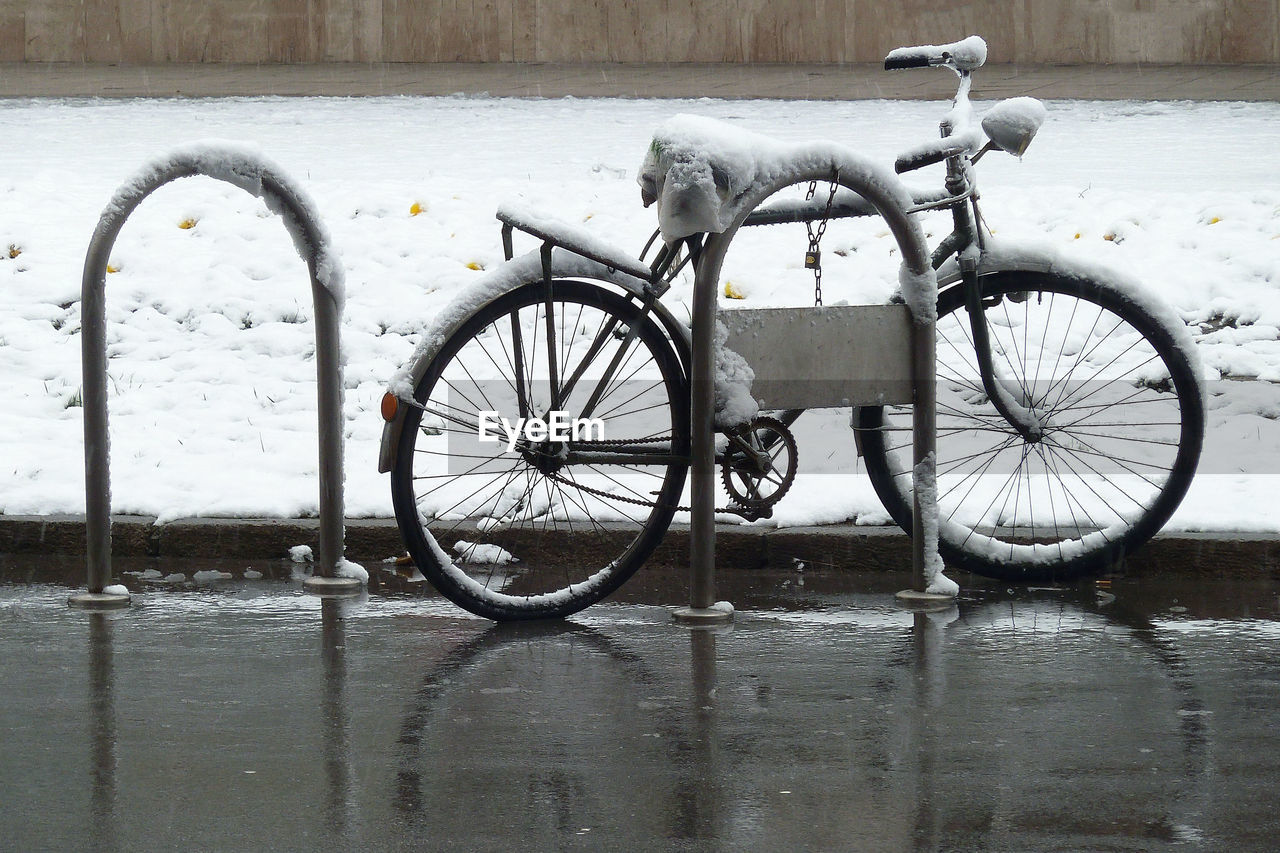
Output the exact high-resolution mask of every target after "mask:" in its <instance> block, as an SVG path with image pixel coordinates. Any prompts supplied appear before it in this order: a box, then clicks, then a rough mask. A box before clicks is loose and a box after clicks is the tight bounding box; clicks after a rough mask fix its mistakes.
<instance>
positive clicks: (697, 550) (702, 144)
mask: <svg viewBox="0 0 1280 853" xmlns="http://www.w3.org/2000/svg"><path fill="white" fill-rule="evenodd" d="M808 181H830V182H832V183H833V184H839V185H841V186H843V187H844V188H845V189H846V190H851V191H852V192H854V193H856V194H857V195H858V196H860V197H861V198H862V199H864V200H865V201H866V202H867V203H869V204H870V205H871V207H872V208H874V210H875V212H876V213H878V214H879V215H880V216H881V217H882V218H883V219H884V220H885V223H886V225H887V226H888V227H889V230H890V232H891V233H892V234H893V236H894V239H895V240H896V241H897V243H898V247H899V249H900V251H901V252H902V258H903V262H902V268H901V273H900V282H901V285H902V295H903V297H904V299H905V301H906V303H907V306H908V307H909V309H910V313H911V319H912V322H911V323H910V324H909V327H910V335H909V338H910V340H909V341H908V342H906V343H907V346H908V347H909V349H910V361H911V379H912V383H911V384H912V386H913V395H914V408H913V424H912V432H913V442H914V449H913V462H914V473H915V476H916V480H917V482H918V483H919V484H920V485H921V488H916V489H914V490H913V494H914V496H915V497H914V506H913V525H912V527H913V530H912V550H913V555H912V564H913V586H914V588H915V589H914V591H915V592H917V593H922V594H923V593H929V594H941V595H954V594H955V593H956V591H957V590H958V587H957V586H956V584H955V582H954V581H952V580H950V579H949V578H947V577H946V576H945V575H943V574H942V569H943V566H942V560H941V558H940V557H939V556H938V549H937V533H938V517H937V504H936V501H935V500H934V499H933V491H932V490H931V489H929V488H928V484H929V483H931V482H932V481H933V476H934V466H935V464H936V462H935V460H936V456H935V452H934V451H935V442H936V437H935V422H936V412H935V400H936V381H937V380H936V376H935V331H934V324H935V322H936V320H937V279H936V277H935V275H934V271H933V268H932V265H931V264H930V256H929V249H928V245H927V244H926V242H925V238H924V234H923V232H922V230H921V228H920V225H919V223H918V222H917V221H916V220H915V219H913V218H912V217H911V215H910V214H909V213H908V211H909V210H910V209H911V208H912V207H913V206H914V205H915V201H916V200H915V199H914V198H913V197H912V195H911V193H910V192H909V191H908V190H907V189H906V187H905V186H904V185H903V184H902V182H901V181H900V180H899V179H898V177H897V176H896V175H895V174H893V173H892V172H890V171H888V170H887V169H884V168H882V167H880V166H877V165H876V164H874V163H871V162H870V161H868V160H866V159H864V158H862V157H861V156H859V155H857V154H856V153H855V152H853V151H850V150H849V149H847V148H845V147H843V146H840V145H836V144H834V143H809V144H799V145H788V144H783V143H779V142H777V141H775V140H772V139H769V138H767V137H763V136H759V135H757V134H754V133H750V132H747V131H744V130H742V129H740V128H737V127H733V126H731V125H727V124H724V123H722V122H718V121H713V120H709V119H705V118H701V117H698V116H690V115H680V116H676V117H674V118H672V119H670V120H668V121H667V122H666V123H664V124H663V125H662V126H660V127H659V128H658V130H657V131H656V133H655V134H654V138H653V142H652V144H651V146H650V148H649V152H648V154H647V155H646V157H645V161H644V164H643V166H642V168H641V172H640V175H639V178H638V182H639V184H640V187H641V196H642V198H643V200H644V202H645V204H646V205H648V204H655V203H656V205H657V212H658V225H659V228H660V230H661V231H662V235H663V238H664V239H666V240H667V241H668V242H673V241H676V240H679V239H681V238H684V237H687V236H690V235H693V234H697V233H706V234H707V235H708V237H707V241H706V244H705V245H704V246H703V249H702V254H701V257H700V259H699V263H698V268H697V273H696V276H695V281H694V296H693V358H692V369H691V374H692V375H691V377H690V378H691V386H692V392H693V411H692V420H693V426H694V429H693V436H692V437H693V454H692V455H693V460H692V465H691V469H690V473H691V493H692V498H693V504H692V520H691V529H690V561H691V591H690V606H689V608H688V609H687V610H685V611H683V612H682V614H683V615H682V616H681V618H684V619H685V620H686V621H694V622H696V621H708V622H714V621H720V620H721V619H722V618H723V616H724V613H723V611H720V610H717V609H715V608H714V604H715V585H714V566H715V510H714V495H715V446H714V444H715V442H714V431H713V429H712V424H713V421H714V416H715V394H714V384H715V383H714V378H715V376H716V364H715V355H716V348H717V347H716V341H715V325H716V324H715V322H714V321H715V318H716V301H717V285H718V283H719V280H720V270H721V267H722V265H723V263H724V258H725V255H726V253H727V251H728V248H729V245H730V244H731V243H732V241H733V239H734V237H735V236H736V234H737V231H738V229H739V228H740V227H741V226H742V225H743V223H744V222H745V221H746V219H747V217H748V216H749V215H750V214H751V212H752V211H753V210H755V209H756V208H757V207H759V206H760V205H761V204H762V203H763V202H764V201H765V200H766V199H768V198H769V197H770V196H772V195H773V194H774V193H776V192H778V191H780V190H782V189H785V188H786V187H789V186H793V185H795V184H800V183H805V182H808ZM890 345H892V344H890Z"/></svg>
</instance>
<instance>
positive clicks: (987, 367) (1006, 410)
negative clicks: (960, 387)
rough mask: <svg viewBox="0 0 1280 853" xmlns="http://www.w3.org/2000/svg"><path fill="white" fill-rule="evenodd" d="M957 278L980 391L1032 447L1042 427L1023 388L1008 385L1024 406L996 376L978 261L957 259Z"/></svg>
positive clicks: (967, 258)
mask: <svg viewBox="0 0 1280 853" xmlns="http://www.w3.org/2000/svg"><path fill="white" fill-rule="evenodd" d="M960 275H961V282H962V284H961V286H962V287H964V307H965V310H966V311H967V312H968V314H969V328H970V330H971V331H972V333H973V348H974V353H975V354H976V356H977V359H978V373H979V374H980V375H981V377H982V388H983V390H984V391H986V393H987V397H988V399H990V400H991V403H992V405H994V406H995V408H996V411H997V412H999V413H1000V416H1001V417H1002V418H1004V419H1005V420H1006V421H1008V422H1009V425H1010V426H1012V427H1013V428H1014V429H1016V430H1017V431H1018V434H1019V435H1021V436H1022V439H1023V440H1024V441H1026V442H1028V443H1030V444H1035V443H1036V442H1038V441H1040V439H1041V438H1043V437H1044V429H1045V425H1044V424H1043V423H1041V421H1040V418H1039V417H1037V416H1036V413H1035V412H1034V411H1032V410H1031V409H1029V408H1027V405H1030V403H1031V400H1030V399H1029V395H1028V394H1027V393H1026V389H1023V388H1021V387H1020V386H1017V385H1016V383H1010V384H1014V385H1015V387H1016V388H1017V392H1018V393H1019V395H1020V396H1021V397H1022V398H1023V401H1025V403H1026V405H1024V403H1023V402H1021V401H1019V400H1017V399H1015V398H1014V394H1013V392H1011V391H1010V388H1009V386H1008V384H1006V381H1005V380H1004V379H1001V378H1000V377H999V376H997V375H996V371H995V364H994V361H993V359H992V357H991V336H990V334H989V333H988V331H987V318H986V313H985V312H984V311H983V305H982V284H981V282H980V281H979V280H978V262H977V261H976V260H975V259H974V258H971V257H961V258H960Z"/></svg>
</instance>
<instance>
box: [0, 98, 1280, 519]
mask: <svg viewBox="0 0 1280 853" xmlns="http://www.w3.org/2000/svg"><path fill="white" fill-rule="evenodd" d="M977 94H978V95H979V96H981V82H980V81H979V83H978V91H977ZM984 106H985V105H984V104H983V103H982V102H979V103H978V108H979V111H981V110H982V109H983V107H984ZM945 110H946V105H945V104H941V103H922V102H910V103H895V102H877V101H862V102H846V103H829V102H795V101H712V100H702V101H644V100H573V99H562V100H514V99H490V98H371V99H334V98H305V99H276V98H251V99H215V100H155V101H149V100H120V101H92V100H56V101H55V100H12V101H4V102H0V140H3V146H4V150H5V156H4V165H5V168H4V170H3V172H0V377H3V378H2V379H0V434H3V436H4V437H3V444H2V445H0V446H2V447H3V454H2V455H0V472H2V473H0V513H5V514H47V513H60V512H71V513H78V512H83V509H84V492H83V489H84V486H83V483H84V474H83V445H82V441H83V434H82V427H81V409H80V408H79V406H78V400H79V392H78V388H79V384H80V338H79V334H78V330H79V326H80V315H79V297H80V276H81V272H82V266H83V262H84V251H85V247H86V246H87V244H88V239H89V235H90V233H91V232H92V230H93V226H94V224H95V222H96V221H97V218H98V214H99V213H100V211H101V210H102V207H103V205H104V204H105V203H106V202H107V199H108V198H109V197H110V196H111V194H112V192H113V191H114V190H115V188H116V187H117V186H118V185H119V184H120V183H122V182H123V181H124V180H126V179H127V178H129V177H130V176H131V175H132V174H133V173H134V172H135V171H136V170H137V169H138V168H139V167H140V166H141V165H142V164H143V163H144V162H146V161H147V160H149V159H151V158H153V157H154V156H156V155H159V154H162V153H164V152H166V151H168V150H169V149H171V148H174V147H176V146H178V145H181V144H183V143H187V142H190V141H193V140H198V139H202V138H214V137H216V138H222V139H230V140H235V141H239V142H248V143H252V144H255V145H257V146H258V147H259V148H260V149H261V150H262V152H263V153H264V154H265V155H266V156H268V157H270V158H271V159H273V160H275V161H276V162H277V163H279V164H280V165H281V166H283V167H284V169H285V170H286V171H287V172H288V173H290V174H291V175H292V177H293V178H294V179H295V180H297V181H298V182H299V183H300V184H301V185H302V186H304V187H305V188H306V189H307V190H308V191H309V192H310V193H311V195H312V196H313V198H314V199H315V200H316V203H317V205H318V207H319V210H320V213H321V214H322V215H323V217H324V219H325V222H326V225H327V226H328V228H329V230H330V232H331V233H332V235H333V239H334V243H335V247H336V249H337V250H338V252H339V253H340V254H341V255H342V258H343V260H344V261H345V264H346V269H347V289H348V300H347V306H346V315H345V322H344V328H343V335H344V345H345V350H346V358H347V366H346V383H347V392H346V417H347V445H346V447H347V459H346V466H347V483H346V504H347V510H348V514H350V515H353V516H374V515H389V514H390V511H391V510H390V497H389V489H388V484H387V481H386V478H384V477H382V476H380V475H379V474H378V473H377V471H376V459H377V444H378V439H379V436H380V430H381V423H382V422H381V419H380V417H379V415H378V404H379V399H380V397H381V395H382V392H383V388H384V385H385V383H386V381H387V380H388V379H389V378H390V377H391V376H392V374H393V373H394V372H395V371H396V369H397V368H398V367H400V365H401V364H402V362H403V361H404V360H405V359H406V358H408V356H409V355H410V353H411V352H412V351H413V347H414V344H415V343H416V340H417V336H418V334H419V333H420V332H421V330H422V329H423V328H424V327H425V326H426V325H427V324H429V323H430V322H431V320H432V318H433V317H434V316H435V315H436V313H437V312H438V311H439V310H440V309H441V308H442V307H443V306H444V305H445V304H446V303H447V302H448V300H449V299H450V298H452V296H453V295H454V294H455V293H457V291H458V289H459V288H461V287H464V286H466V284H467V283H468V282H470V281H472V280H474V279H475V277H476V276H478V275H480V272H479V270H483V269H489V268H492V267H493V266H494V265H496V264H498V263H500V262H501V260H502V250H501V244H500V240H499V230H498V224H497V222H496V221H495V220H494V218H493V213H494V211H495V209H496V208H497V207H498V204H499V202H501V201H503V200H516V201H518V202H524V203H529V204H531V205H535V206H538V207H542V208H546V209H549V210H551V211H553V212H554V213H556V214H557V215H558V216H559V217H561V218H562V219H565V220H566V221H569V222H572V223H575V224H580V225H581V226H582V227H584V228H586V229H587V230H589V231H590V232H592V233H593V234H594V235H595V236H597V237H598V238H600V239H604V240H608V241H611V242H613V243H617V244H620V245H621V246H623V247H625V248H628V249H630V250H632V251H638V249H639V248H640V246H641V245H642V244H643V242H644V240H645V239H646V238H647V237H648V235H649V233H650V232H651V231H652V230H653V228H654V225H655V217H654V213H653V211H652V210H645V209H644V208H643V207H642V206H641V204H640V199H639V190H638V187H637V186H636V183H635V177H636V170H637V168H638V167H639V165H640V163H641V160H642V158H643V156H644V153H645V150H646V146H647V145H648V142H649V138H650V135H651V133H652V131H653V129H654V128H655V127H656V126H657V125H658V124H659V123H660V122H662V121H663V120H664V119H665V118H667V117H669V116H670V115H672V114H674V113H677V112H692V113H698V114H702V115H707V116H711V117H715V118H720V119H724V120H727V121H729V122H732V123H736V124H740V125H741V126H743V127H744V128H750V129H751V130H754V131H758V132H762V133H766V134H770V135H773V136H776V137H779V138H782V139H787V140H804V139H834V140H837V141H840V142H843V143H845V144H848V145H850V146H851V147H853V148H855V149H857V150H859V151H862V152H864V153H866V154H867V155H869V156H871V157H872V158H874V159H877V160H881V161H883V162H886V163H889V162H892V159H893V157H894V155H895V154H896V153H898V152H899V151H900V150H903V149H906V148H909V147H912V146H913V145H915V144H916V143H918V142H920V141H922V140H925V139H928V138H930V137H932V136H934V135H936V132H937V131H936V126H935V123H936V121H937V119H938V118H939V117H941V115H942V114H943V113H944V112H945ZM1278 143H1280V104H1239V103H1236V104H1221V103H1208V104H1188V103H1178V104H1167V103H1137V102H1105V103H1102V102H1053V103H1050V104H1049V117H1048V119H1047V121H1046V123H1045V126H1044V128H1043V130H1042V131H1041V133H1040V136H1039V137H1038V138H1037V139H1036V141H1035V143H1034V144H1033V145H1032V146H1031V148H1030V150H1029V152H1028V153H1027V155H1026V157H1025V159H1024V160H1023V161H1022V162H1017V161H1015V160H1013V159H1012V158H1009V157H1007V156H1004V155H990V156H988V157H987V158H986V159H985V160H984V161H983V162H982V163H981V164H980V166H979V177H980V180H981V187H982V190H983V199H984V202H985V212H986V215H987V219H988V221H989V224H990V225H991V226H992V228H993V229H995V230H996V232H997V233H998V234H999V236H1000V237H1002V238H1004V239H1006V240H1016V239H1038V240H1047V241H1049V242H1050V243H1052V244H1055V245H1057V246H1059V247H1063V248H1066V249H1069V250H1073V251H1079V252H1080V253H1082V254H1083V255H1085V256H1087V257H1090V258H1094V259H1097V260H1101V261H1105V262H1106V263H1109V264H1111V265H1114V266H1115V267H1117V268H1119V269H1122V270H1125V271H1127V272H1129V273H1131V274H1133V275H1136V276H1138V277H1140V278H1141V279H1143V280H1145V281H1146V282H1148V283H1149V284H1150V285H1152V286H1153V287H1154V288H1156V289H1157V290H1158V291H1159V292H1161V293H1163V294H1164V295H1165V297H1166V298H1167V299H1168V300H1169V302H1170V303H1171V304H1172V305H1173V306H1174V307H1175V309H1176V310H1177V311H1178V313H1180V314H1181V315H1182V317H1183V318H1184V319H1185V320H1186V321H1187V322H1188V323H1189V324H1190V325H1191V328H1192V331H1193V333H1194V335H1195V338H1196V340H1197V342H1198V344H1199V348H1200V352H1201V356H1202V359H1203V361H1204V363H1205V365H1206V367H1207V368H1208V369H1209V371H1210V373H1211V376H1210V377H1209V378H1210V379H1212V380H1218V379H1219V378H1220V377H1221V378H1222V381H1211V382H1210V383H1209V388H1210V395H1211V396H1210V407H1211V409H1210V421H1209V430H1210V432H1209V437H1208V443H1207V446H1206V451H1205V456H1204V459H1203V461H1202V463H1201V474H1200V476H1199V478H1198V481H1197V484H1196V486H1195V487H1194V488H1193V491H1192V493H1191V495H1190V496H1189V498H1188V499H1187V501H1186V503H1185V504H1184V506H1183V508H1182V510H1181V511H1180V512H1179V514H1178V515H1177V516H1176V517H1175V519H1174V521H1173V522H1172V525H1171V526H1172V527H1174V528H1178V529H1208V530H1280V514H1278V513H1276V512H1274V510H1273V505H1274V500H1275V499H1274V497H1273V495H1274V494H1275V492H1276V487H1277V486H1280V426H1278V419H1280V180H1278V179H1277V169H1276V165H1275V159H1274V157H1275V150H1276V148H1277V144H1278ZM938 169H939V167H931V169H929V170H926V171H924V172H921V173H917V174H916V175H913V176H911V179H910V181H909V183H911V184H913V185H925V186H928V185H930V184H935V185H936V184H938V183H939V181H940V176H939V174H938ZM947 224H948V223H947V221H946V219H945V214H944V215H943V218H940V219H939V218H934V219H930V220H928V222H927V224H926V230H927V231H929V233H930V234H931V235H932V237H933V239H935V240H936V239H937V238H938V237H941V236H942V235H943V234H944V233H945V231H946V227H947ZM749 236H754V234H752V235H749ZM761 239H763V240H766V241H772V242H771V243H770V242H761V243H758V244H756V246H755V247H754V248H753V247H751V246H748V245H747V243H746V242H745V238H744V240H743V242H741V254H740V255H739V257H738V258H737V259H736V265H735V258H734V256H733V253H731V257H730V259H729V261H728V262H727V263H726V276H727V277H728V278H729V279H730V284H731V285H732V290H733V292H734V293H735V294H736V295H740V296H742V297H744V298H743V299H742V301H741V302H737V301H734V300H724V301H725V302H726V303H728V304H727V306H726V307H732V306H733V305H745V306H753V307H759V306H768V305H786V304H792V305H804V304H807V303H811V301H812V278H811V275H810V274H809V273H808V272H807V271H806V270H804V269H803V264H802V261H803V252H804V249H805V238H804V230H803V228H798V230H796V229H792V230H785V229H780V230H778V231H777V233H776V234H770V235H768V236H767V237H763V238H761ZM773 246H778V247H779V248H776V249H775V248H772V247H773ZM520 247H523V248H532V247H533V244H532V242H526V243H523V244H520V246H519V247H518V248H520ZM891 247H892V240H891V238H889V237H888V236H887V235H886V234H885V233H884V229H883V227H882V226H881V225H880V224H879V223H874V222H861V223H854V224H850V225H843V224H841V225H833V226H832V228H831V231H830V232H829V235H828V237H827V242H825V243H824V259H825V258H833V259H834V257H841V259H842V263H834V262H833V263H832V264H831V266H830V268H829V269H828V271H827V273H826V276H825V278H824V282H823V290H824V295H825V300H826V302H827V303H828V304H831V303H834V302H838V301H840V300H848V301H850V302H858V301H867V300H871V301H879V300H882V299H883V298H885V296H886V295H887V294H888V293H889V292H890V291H891V290H892V287H893V285H894V283H895V282H896V268H897V263H898V259H897V257H896V256H895V255H894V254H893V253H892V252H891V251H890V249H891ZM737 248H738V247H735V249H737ZM836 248H840V249H842V254H841V255H835V254H834V250H835V249H836ZM112 269H113V270H115V271H114V272H112V273H111V274H110V275H109V276H108V290H107V295H108V321H109V324H110V330H109V333H108V337H109V341H110V356H111V362H110V365H111V366H110V376H111V382H110V395H111V396H110V400H111V402H110V410H111V425H112V479H113V508H114V510H115V511H116V512H124V513H141V514H151V515H158V516H160V517H162V518H166V519H168V518H175V517H181V516H188V515H206V516H212V515H226V516H299V515H311V514H314V513H315V512H316V506H317V496H316V477H315V468H316V439H315V435H316V415H315V385H314V383H315V374H314V362H313V360H312V352H313V348H314V341H313V330H312V327H311V325H310V323H309V322H308V321H309V318H310V315H311V305H310V299H311V297H310V292H309V285H308V279H307V275H306V271H305V268H304V267H303V265H302V263H301V262H300V261H299V260H298V257H297V255H296V254H295V253H294V250H293V246H292V243H291V241H290V239H289V237H288V235H287V233H286V231H285V228H284V226H283V224H282V223H281V222H280V221H279V219H278V218H276V217H275V216H274V215H272V214H270V213H269V212H268V211H267V210H266V207H265V205H264V204H263V203H262V202H261V201H260V200H258V199H257V198H254V197H251V196H249V195H247V194H246V193H244V192H242V191H241V190H238V189H236V188H234V187H231V186H229V185H226V184H222V183H219V182H216V181H211V180H201V179H196V180H189V181H182V182H179V183H177V184H173V185H170V186H169V187H167V188H165V189H163V190H161V191H160V192H159V193H157V194H156V195H155V196H154V197H153V198H152V199H150V200H149V201H148V202H146V203H145V204H144V205H143V206H142V208H140V209H139V211H138V212H137V213H136V214H135V215H134V217H133V218H132V219H131V220H130V222H129V224H128V225H127V226H126V228H125V230H124V232H123V233H122V234H121V237H120V239H119V241H118V242H117V244H116V249H115V253H114V255H113V258H112ZM690 296H691V291H690V288H689V286H688V285H687V284H685V285H680V286H677V287H676V288H675V289H673V291H672V292H671V293H670V294H669V296H668V297H667V298H668V301H669V302H671V303H672V304H673V306H674V308H675V311H676V312H677V314H683V313H684V311H685V309H684V308H683V307H682V306H681V305H680V304H679V303H681V302H684V303H687V302H688V301H689V299H690ZM806 418H808V420H809V424H808V425H807V426H806V425H805V423H806V422H805V420H802V421H801V422H800V427H799V435H800V441H801V445H800V447H801V450H800V458H801V464H802V474H801V478H800V481H799V482H798V484H797V486H796V487H795V489H794V490H793V493H792V494H791V495H789V496H788V497H787V498H786V499H785V500H784V501H783V503H782V505H781V506H780V507H779V512H778V516H777V521H778V523H783V524H795V523H804V522H818V521H822V522H828V521H840V520H847V519H850V518H854V517H857V518H858V519H859V520H861V521H864V522H868V523H878V522H883V521H885V520H886V516H885V515H884V513H883V511H881V510H880V509H879V506H878V504H877V503H876V501H875V498H874V496H873V495H872V493H871V490H870V487H869V485H868V484H867V483H866V481H865V478H862V477H858V476H854V475H856V473H857V470H858V468H857V460H856V455H855V454H854V452H853V440H852V435H851V433H850V432H849V430H848V427H847V422H848V421H847V415H845V414H841V413H838V412H834V413H824V414H820V415H817V416H813V417H810V416H806ZM836 478H838V479H836ZM833 486H834V487H833Z"/></svg>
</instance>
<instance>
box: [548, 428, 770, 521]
mask: <svg viewBox="0 0 1280 853" xmlns="http://www.w3.org/2000/svg"><path fill="white" fill-rule="evenodd" d="M671 439H672V436H663V437H658V438H646V439H641V440H636V439H628V438H613V439H606V438H602V439H598V440H594V441H592V442H591V445H592V446H595V445H605V446H613V445H618V446H621V445H627V444H660V443H662V442H664V441H665V442H668V443H670V441H671ZM546 476H547V477H548V478H549V479H551V480H554V481H555V482H557V483H563V484H564V485H566V486H568V487H570V488H573V489H577V490H578V491H582V492H586V493H587V494H591V495H595V496H596V497H598V498H607V499H608V500H612V501H619V502H621V503H627V504H633V505H635V506H647V507H656V506H657V505H658V502H657V501H645V500H640V499H639V498H629V497H627V496H625V495H619V494H615V493H614V492H606V491H604V490H603V489H597V488H594V487H593V486H588V485H586V484H585V483H579V482H578V481H577V480H569V479H565V478H564V477H561V476H560V475H559V474H558V473H556V472H554V471H553V472H550V473H548V474H547V475H546ZM673 509H674V510H675V511H676V512H692V511H693V508H692V507H687V506H680V505H679V504H677V505H676V506H674V507H673ZM746 509H747V508H746V507H744V506H740V505H738V504H734V505H733V506H728V507H719V506H718V507H716V508H715V511H716V512H727V513H732V514H734V515H741V514H742V512H743V511H744V510H746Z"/></svg>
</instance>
